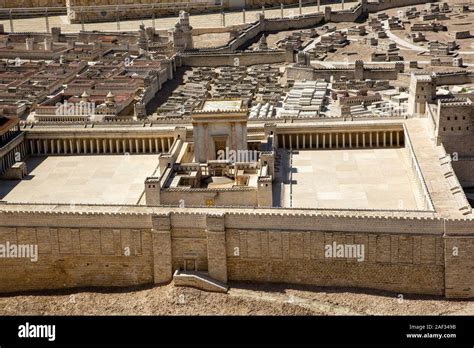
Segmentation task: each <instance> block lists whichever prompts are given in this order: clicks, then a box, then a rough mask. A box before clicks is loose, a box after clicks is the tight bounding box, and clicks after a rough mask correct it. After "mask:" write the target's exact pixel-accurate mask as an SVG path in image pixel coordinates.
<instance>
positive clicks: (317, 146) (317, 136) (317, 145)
mask: <svg viewBox="0 0 474 348" xmlns="http://www.w3.org/2000/svg"><path fill="white" fill-rule="evenodd" d="M316 148H317V149H319V134H316Z"/></svg>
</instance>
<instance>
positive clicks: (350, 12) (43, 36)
mask: <svg viewBox="0 0 474 348" xmlns="http://www.w3.org/2000/svg"><path fill="white" fill-rule="evenodd" d="M7 2H8V3H10V1H8V0H7ZM37 2H38V1H35V0H31V1H29V3H31V4H30V5H31V6H35V5H38V4H37ZM47 2H51V7H53V6H52V5H53V2H54V3H56V5H57V6H59V7H61V6H62V7H61V8H62V10H63V12H64V13H63V14H62V15H61V16H54V15H50V16H48V15H47V16H46V18H42V19H38V18H29V17H28V18H24V17H21V16H19V13H20V12H21V11H20V10H17V11H20V12H15V7H16V6H15V5H14V4H13V2H11V4H10V5H9V8H12V12H9V13H13V15H12V16H11V17H10V14H9V13H7V12H5V11H3V12H2V10H1V9H0V177H1V180H0V203H1V204H0V244H6V243H9V244H19V245H23V244H33V245H37V247H38V255H39V257H38V260H37V262H31V261H30V260H29V259H25V258H24V259H21V258H17V259H14V260H11V259H7V258H1V257H0V280H1V281H0V292H18V291H29V290H45V289H61V288H82V287H112V286H114V287H128V286H134V285H141V284H164V283H167V282H170V281H173V282H174V284H176V285H179V286H193V287H197V288H201V289H205V290H210V291H219V292H226V291H227V290H228V287H229V286H232V284H233V283H232V282H238V281H245V282H252V283H286V284H305V285H315V286H330V287H341V288H342V287H343V288H364V289H376V290H383V291H388V292H393V293H396V294H399V293H400V294H420V295H436V296H442V297H446V298H455V299H464V298H474V274H473V272H472V269H473V267H474V214H473V211H472V206H473V205H474V54H473V52H472V51H473V47H474V36H473V35H474V33H472V27H471V28H470V25H471V23H472V22H473V21H474V8H473V6H472V4H471V5H469V4H459V3H457V2H451V1H447V2H428V1H426V0H376V1H375V0H370V1H368V0H361V1H359V2H350V3H346V4H345V3H344V1H342V2H341V3H337V4H335V3H334V4H333V3H331V4H327V3H321V2H320V1H317V2H315V3H311V4H309V5H308V6H305V7H303V5H302V2H299V3H298V2H294V1H292V0H288V1H283V4H281V5H278V6H280V7H278V8H273V9H265V6H263V8H262V2H255V1H251V2H247V3H245V2H244V3H243V4H241V3H238V4H237V3H236V2H233V1H231V2H224V3H223V4H221V5H219V6H217V5H216V4H215V3H212V4H211V3H209V4H208V5H207V6H205V4H204V3H202V2H196V3H189V4H188V5H187V6H183V3H179V4H178V3H163V4H161V5H162V6H157V3H155V2H152V1H141V3H140V4H135V3H133V4H129V2H128V1H122V0H119V1H117V2H116V3H115V2H114V4H113V6H112V5H109V2H108V1H105V0H104V1H96V2H95V7H91V6H88V5H87V4H88V2H86V1H83V0H68V1H67V2H66V3H65V4H64V5H61V4H59V5H58V4H57V3H58V2H59V3H60V2H61V0H57V1H53V0H48V1H47ZM20 3H22V2H20ZM42 3H43V2H42ZM245 4H248V6H247V7H246V10H244V11H241V9H242V8H243V7H244V6H245ZM30 5H29V6H30ZM264 5H265V4H264ZM290 5H294V6H290ZM217 9H218V10H219V11H218V12H215V13H214V12H213V11H215V10H217ZM229 9H232V12H229V11H228V10H229ZM303 9H304V11H303ZM58 11H59V10H58ZM209 12H213V13H209ZM197 13H199V16H198V15H195V14H197ZM15 14H16V16H15ZM20 17H21V18H20ZM216 18H217V22H216ZM471 26H472V25H471ZM333 245H343V246H345V247H344V248H345V249H344V252H343V253H342V254H333V253H328V248H329V249H330V248H331V247H332V246H333ZM352 246H354V248H358V249H354V250H362V252H361V253H359V254H357V255H355V254H353V253H352V252H351V250H352V249H351V248H352ZM345 251H348V252H345Z"/></svg>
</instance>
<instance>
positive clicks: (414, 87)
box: [408, 73, 436, 115]
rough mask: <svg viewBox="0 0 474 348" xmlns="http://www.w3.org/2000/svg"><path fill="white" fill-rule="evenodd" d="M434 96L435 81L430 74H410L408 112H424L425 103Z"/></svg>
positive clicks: (430, 100)
mask: <svg viewBox="0 0 474 348" xmlns="http://www.w3.org/2000/svg"><path fill="white" fill-rule="evenodd" d="M435 97H436V83H435V81H433V78H432V77H431V76H430V75H417V74H413V73H412V74H411V79H410V95H409V98H408V113H410V114H422V115H423V114H424V113H425V107H426V103H430V102H432V101H433V100H434V99H435Z"/></svg>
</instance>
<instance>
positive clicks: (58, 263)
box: [0, 227, 153, 292]
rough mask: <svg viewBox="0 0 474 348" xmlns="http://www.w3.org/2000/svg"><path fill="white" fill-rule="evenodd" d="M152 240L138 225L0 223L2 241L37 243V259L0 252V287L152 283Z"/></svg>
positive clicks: (21, 287) (105, 285) (22, 288)
mask: <svg viewBox="0 0 474 348" xmlns="http://www.w3.org/2000/svg"><path fill="white" fill-rule="evenodd" d="M151 241H152V236H151V233H150V231H149V230H142V229H128V228H84V227H80V228H71V227H57V228H52V227H51V228H50V227H1V228H0V244H4V245H5V244H6V243H7V242H8V243H10V245H11V244H17V245H38V260H37V261H36V262H32V261H31V260H30V259H26V258H2V259H1V260H0V279H1V282H0V291H1V292H8V291H22V290H35V289H57V288H74V287H85V286H98V287H110V286H120V287H121V286H131V285H136V284H146V283H150V282H152V281H153V252H152V249H151V245H152V243H151Z"/></svg>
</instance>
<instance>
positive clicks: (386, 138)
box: [278, 130, 404, 149]
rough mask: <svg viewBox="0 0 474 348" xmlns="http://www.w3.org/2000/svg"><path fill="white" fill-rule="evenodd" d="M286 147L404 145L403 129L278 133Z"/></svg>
mask: <svg viewBox="0 0 474 348" xmlns="http://www.w3.org/2000/svg"><path fill="white" fill-rule="evenodd" d="M278 144H279V146H280V147H282V148H284V149H340V148H343V149H344V148H370V147H374V148H377V147H402V146H404V133H403V130H380V131H344V132H317V133H288V134H278Z"/></svg>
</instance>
